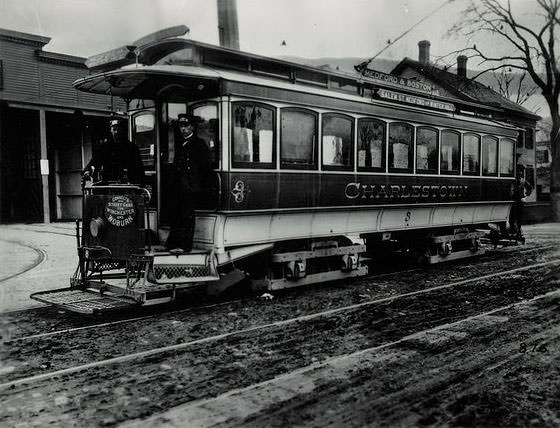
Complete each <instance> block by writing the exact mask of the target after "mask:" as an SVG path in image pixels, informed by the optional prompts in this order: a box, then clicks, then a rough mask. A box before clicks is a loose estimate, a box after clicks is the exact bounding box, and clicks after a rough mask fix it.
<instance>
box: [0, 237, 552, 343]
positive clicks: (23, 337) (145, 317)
mask: <svg viewBox="0 0 560 428" xmlns="http://www.w3.org/2000/svg"><path fill="white" fill-rule="evenodd" d="M557 247H558V245H549V246H544V247H532V248H525V249H521V250H518V251H500V250H495V252H496V253H501V252H504V253H508V252H515V253H519V252H529V251H536V250H547V249H549V248H557ZM493 251H494V250H493ZM422 269H423V268H421V267H420V268H411V269H405V270H398V271H391V272H385V273H379V274H374V275H368V276H366V277H365V278H367V279H378V278H384V277H387V276H391V275H396V274H403V273H412V272H417V271H421V270H422ZM355 279H364V278H355ZM0 282H1V280H0ZM242 300H243V299H236V300H229V301H227V302H221V303H215V304H212V305H206V306H197V307H196V309H197V310H200V309H207V308H214V307H219V306H223V305H227V304H231V303H236V302H240V301H242ZM33 309H36V308H33ZM192 309H193V308H185V309H179V310H176V311H169V312H160V313H157V314H151V315H145V316H141V317H135V318H127V319H122V320H117V321H110V322H105V323H100V324H91V325H86V326H82V327H75V328H65V329H61V330H56V331H49V332H46V333H37V334H32V335H29V336H21V337H14V338H10V340H9V341H10V342H16V341H19V342H21V341H25V340H31V339H39V338H42V337H50V336H56V335H59V334H67V333H72V332H75V331H83V330H89V329H92V328H97V327H109V326H112V325H118V324H124V323H127V322H134V321H142V320H148V319H150V318H154V317H157V316H161V315H173V314H181V313H184V312H188V311H190V310H192Z"/></svg>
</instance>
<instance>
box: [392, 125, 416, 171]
mask: <svg viewBox="0 0 560 428" xmlns="http://www.w3.org/2000/svg"><path fill="white" fill-rule="evenodd" d="M413 132H414V128H413V126H412V125H409V124H408V123H391V124H390V125H389V171H392V172H412V148H413Z"/></svg>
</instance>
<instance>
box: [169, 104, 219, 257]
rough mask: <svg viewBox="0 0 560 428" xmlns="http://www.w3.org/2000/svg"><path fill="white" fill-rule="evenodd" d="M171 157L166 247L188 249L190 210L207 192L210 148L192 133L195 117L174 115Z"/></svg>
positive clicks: (191, 223) (191, 232)
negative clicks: (173, 143)
mask: <svg viewBox="0 0 560 428" xmlns="http://www.w3.org/2000/svg"><path fill="white" fill-rule="evenodd" d="M177 128H178V132H177V133H176V136H177V139H176V141H175V143H176V144H175V159H174V160H173V174H172V178H171V195H173V197H172V200H171V230H170V231H169V237H168V238H167V242H166V244H165V245H166V247H167V248H168V249H169V250H173V251H177V252H178V251H190V250H191V249H192V240H193V235H194V225H195V214H194V210H195V209H196V208H198V207H199V206H200V202H201V201H202V200H203V199H204V197H205V194H206V193H207V192H208V191H209V182H210V173H211V163H210V150H209V149H208V146H207V145H206V143H205V142H204V140H202V139H201V138H199V137H197V135H196V128H197V121H196V117H194V116H191V115H187V114H179V116H178V118H177Z"/></svg>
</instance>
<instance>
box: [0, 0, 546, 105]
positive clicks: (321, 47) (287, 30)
mask: <svg viewBox="0 0 560 428" xmlns="http://www.w3.org/2000/svg"><path fill="white" fill-rule="evenodd" d="M503 1H506V0H503ZM511 1H512V5H513V8H514V11H515V12H516V16H519V17H521V19H523V20H525V22H526V23H529V24H530V23H531V22H534V21H535V19H536V15H535V12H536V10H535V9H536V2H535V0H511ZM465 5H466V0H237V10H238V21H239V33H240V35H239V36H240V47H241V49H242V50H244V51H247V52H252V53H256V54H261V55H269V56H284V55H289V56H298V57H304V58H319V57H359V58H363V59H366V58H370V57H372V56H373V55H375V54H377V53H378V52H379V51H380V50H381V49H383V48H384V47H386V46H387V41H388V40H393V41H394V40H395V39H396V38H397V37H398V36H400V35H401V34H402V33H404V32H405V31H407V30H410V32H409V33H408V34H407V35H406V36H405V37H403V38H402V39H401V40H399V41H398V42H396V43H394V44H393V45H392V46H390V48H389V49H387V50H386V51H385V52H383V54H382V55H381V56H380V57H381V58H390V59H396V60H401V59H402V58H404V57H405V56H408V57H410V58H414V59H417V58H418V41H420V40H430V42H431V56H432V60H433V59H434V58H435V57H438V56H442V55H445V54H447V53H449V52H453V51H455V50H459V49H462V48H465V47H466V46H467V45H468V44H469V43H468V42H467V41H465V40H464V39H462V38H455V37H446V33H447V31H448V29H449V28H450V27H451V25H452V24H453V23H454V22H456V21H457V19H458V18H459V16H460V12H461V10H463V9H464V7H465ZM423 18H426V19H425V21H423V22H422V23H421V24H419V25H418V26H417V27H415V28H412V27H413V26H414V25H415V24H417V23H418V22H419V21H421V20H422V19H423ZM179 24H185V25H187V26H188V27H189V28H190V34H189V35H188V37H189V38H191V39H194V40H198V41H202V42H206V43H212V44H218V20H217V1H216V0H0V28H4V29H8V30H16V31H22V32H26V33H31V34H37V35H41V36H46V37H50V38H51V41H50V43H49V44H47V45H46V46H45V48H44V49H45V50H47V51H51V52H58V53H64V54H69V55H76V56H81V57H88V56H90V55H94V54H97V53H100V52H103V51H106V50H109V49H113V48H115V47H119V46H122V45H125V44H130V43H131V42H133V41H134V40H136V39H138V38H140V37H142V36H144V35H146V34H148V33H151V32H153V31H157V30H160V29H162V28H166V27H170V26H174V25H179ZM411 28H412V29H411ZM484 37H485V38H484V39H483V40H481V41H480V44H479V45H478V46H491V52H492V53H493V54H498V53H512V52H511V49H510V48H509V47H508V46H505V45H504V44H500V43H498V42H496V41H490V40H489V39H488V37H487V36H484ZM283 40H285V41H286V45H285V46H282V41H283ZM471 43H472V42H471ZM0 56H1V52H0ZM450 62H454V61H453V60H450ZM468 66H469V68H471V69H472V68H476V63H474V61H472V62H469V65H468ZM541 98H542V97H537V96H534V97H532V100H531V101H530V103H528V104H530V105H528V104H527V105H526V107H528V108H530V109H531V110H535V109H539V107H538V106H539V105H541V103H542V99H541ZM535 103H536V104H535ZM535 105H536V106H537V107H535ZM537 112H538V113H540V114H542V111H541V112H539V111H538V110H537Z"/></svg>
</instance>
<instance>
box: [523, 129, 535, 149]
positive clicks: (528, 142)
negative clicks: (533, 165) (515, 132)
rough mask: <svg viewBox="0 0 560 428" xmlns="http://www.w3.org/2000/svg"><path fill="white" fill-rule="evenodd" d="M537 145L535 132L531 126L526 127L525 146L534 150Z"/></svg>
mask: <svg viewBox="0 0 560 428" xmlns="http://www.w3.org/2000/svg"><path fill="white" fill-rule="evenodd" d="M533 147H535V132H534V130H533V129H531V128H526V129H525V148H526V149H529V150H532V149H533Z"/></svg>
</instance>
